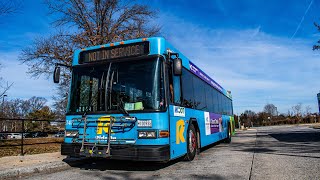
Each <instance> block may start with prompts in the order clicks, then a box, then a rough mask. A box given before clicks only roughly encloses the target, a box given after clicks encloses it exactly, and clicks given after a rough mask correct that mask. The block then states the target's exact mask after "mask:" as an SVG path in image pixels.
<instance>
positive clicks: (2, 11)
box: [0, 0, 21, 16]
mask: <svg viewBox="0 0 320 180" xmlns="http://www.w3.org/2000/svg"><path fill="white" fill-rule="evenodd" d="M20 6H21V2H20V0H1V1H0V16H4V15H8V14H13V13H15V12H17V11H18V9H19V8H20Z"/></svg>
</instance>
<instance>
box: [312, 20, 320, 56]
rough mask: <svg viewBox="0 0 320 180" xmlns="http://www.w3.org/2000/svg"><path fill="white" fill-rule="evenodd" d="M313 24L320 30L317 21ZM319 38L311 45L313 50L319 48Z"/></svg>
mask: <svg viewBox="0 0 320 180" xmlns="http://www.w3.org/2000/svg"><path fill="white" fill-rule="evenodd" d="M314 26H316V28H317V29H318V31H320V25H319V24H318V23H314ZM319 44H320V40H318V41H317V44H315V45H313V50H319V49H320V45H319Z"/></svg>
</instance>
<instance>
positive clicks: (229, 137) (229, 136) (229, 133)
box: [224, 124, 231, 143]
mask: <svg viewBox="0 0 320 180" xmlns="http://www.w3.org/2000/svg"><path fill="white" fill-rule="evenodd" d="M224 142H225V143H231V126H230V124H228V134H227V138H226V139H224Z"/></svg>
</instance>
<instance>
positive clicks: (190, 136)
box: [185, 124, 198, 161]
mask: <svg viewBox="0 0 320 180" xmlns="http://www.w3.org/2000/svg"><path fill="white" fill-rule="evenodd" d="M197 146H198V138H197V132H196V130H195V128H194V126H193V124H190V125H189V128H188V132H187V154H186V156H185V160H187V161H192V160H193V159H194V157H195V156H196V152H197V149H198V147H197Z"/></svg>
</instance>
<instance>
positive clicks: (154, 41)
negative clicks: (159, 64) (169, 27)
mask: <svg viewBox="0 0 320 180" xmlns="http://www.w3.org/2000/svg"><path fill="white" fill-rule="evenodd" d="M141 42H149V44H148V47H147V48H148V49H149V50H148V52H144V53H147V54H145V55H162V56H163V55H165V54H167V53H168V51H170V52H175V53H179V58H181V59H182V65H183V67H185V68H186V69H188V70H189V71H190V72H192V73H193V74H195V75H196V76H198V77H199V78H200V79H202V80H203V81H205V82H207V83H208V84H210V85H211V86H212V87H214V88H215V89H217V90H218V91H220V92H221V93H223V94H224V95H226V96H227V97H228V98H230V99H232V96H231V93H230V92H228V91H226V90H225V89H224V88H223V87H222V86H221V85H220V84H218V83H217V82H216V81H214V80H213V79H212V78H211V77H210V76H208V75H207V74H206V73H205V72H203V71H202V70H201V69H200V68H199V67H197V66H196V65H195V64H194V63H192V62H191V61H190V60H189V59H188V58H187V57H186V56H184V55H183V54H182V53H181V52H180V51H178V50H177V49H176V48H174V47H173V46H172V45H171V44H170V43H169V42H168V41H166V40H165V39H164V38H163V37H150V38H139V39H133V40H127V41H121V42H114V43H109V44H103V45H98V46H91V47H87V48H83V49H79V50H76V51H75V53H74V57H73V63H72V65H73V66H74V65H79V59H80V58H79V57H80V53H81V52H87V51H98V50H99V49H112V48H113V49H116V48H117V47H124V46H126V47H128V46H130V44H138V43H141ZM125 55H128V54H125ZM129 55H130V54H129Z"/></svg>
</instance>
